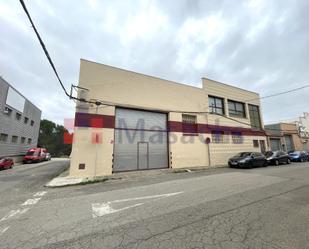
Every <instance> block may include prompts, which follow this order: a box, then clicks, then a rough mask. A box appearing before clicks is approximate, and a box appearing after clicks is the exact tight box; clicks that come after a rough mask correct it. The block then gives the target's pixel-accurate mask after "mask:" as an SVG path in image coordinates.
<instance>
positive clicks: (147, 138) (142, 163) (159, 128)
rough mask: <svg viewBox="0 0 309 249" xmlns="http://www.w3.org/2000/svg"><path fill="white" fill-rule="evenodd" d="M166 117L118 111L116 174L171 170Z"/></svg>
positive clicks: (155, 113)
mask: <svg viewBox="0 0 309 249" xmlns="http://www.w3.org/2000/svg"><path fill="white" fill-rule="evenodd" d="M166 122H167V120H166V114H163V113H157V112H147V111H139V110H131V109H123V108H117V109H116V124H115V147H114V167H113V171H114V172H119V171H129V170H143V169H156V168H167V167H168V154H167V127H166Z"/></svg>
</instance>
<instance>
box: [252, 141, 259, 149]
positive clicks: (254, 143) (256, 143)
mask: <svg viewBox="0 0 309 249" xmlns="http://www.w3.org/2000/svg"><path fill="white" fill-rule="evenodd" d="M253 147H254V148H259V140H253Z"/></svg>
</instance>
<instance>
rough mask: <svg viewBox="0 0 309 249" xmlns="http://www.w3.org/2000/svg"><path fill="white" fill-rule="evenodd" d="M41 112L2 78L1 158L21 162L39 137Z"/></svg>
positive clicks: (0, 101)
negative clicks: (4, 157) (8, 157)
mask: <svg viewBox="0 0 309 249" xmlns="http://www.w3.org/2000/svg"><path fill="white" fill-rule="evenodd" d="M40 120H41V110H40V109H39V108H38V107H36V106H35V105H34V104H32V103H31V102H30V101H29V100H28V99H26V98H25V97H24V96H23V95H22V94H21V93H19V92H18V91H17V90H16V89H15V88H14V87H12V86H11V85H10V84H9V83H8V82H7V81H5V80H4V79H3V78H2V77H0V157H1V156H10V157H13V158H14V160H15V161H20V160H21V158H22V156H23V155H24V154H25V153H26V151H27V150H28V149H29V148H31V147H36V146H37V142H38V136H39V129H40Z"/></svg>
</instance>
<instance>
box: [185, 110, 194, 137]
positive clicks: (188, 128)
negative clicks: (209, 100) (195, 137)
mask: <svg viewBox="0 0 309 249" xmlns="http://www.w3.org/2000/svg"><path fill="white" fill-rule="evenodd" d="M182 133H184V134H186V135H191V134H192V133H193V134H197V123H196V115H188V114H182Z"/></svg>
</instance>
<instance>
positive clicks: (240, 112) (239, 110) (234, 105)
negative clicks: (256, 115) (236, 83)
mask: <svg viewBox="0 0 309 249" xmlns="http://www.w3.org/2000/svg"><path fill="white" fill-rule="evenodd" d="M228 105H229V115H230V116H234V117H239V118H245V117H246V112H245V104H244V103H241V102H237V101H233V100H228Z"/></svg>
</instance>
